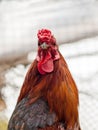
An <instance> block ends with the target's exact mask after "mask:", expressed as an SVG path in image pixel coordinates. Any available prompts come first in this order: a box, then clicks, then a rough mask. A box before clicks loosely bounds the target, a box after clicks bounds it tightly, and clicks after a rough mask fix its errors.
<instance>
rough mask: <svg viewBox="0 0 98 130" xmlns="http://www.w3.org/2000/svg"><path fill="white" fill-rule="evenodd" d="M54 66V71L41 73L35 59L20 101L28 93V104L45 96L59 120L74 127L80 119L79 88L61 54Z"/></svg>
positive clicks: (24, 84) (19, 99)
mask: <svg viewBox="0 0 98 130" xmlns="http://www.w3.org/2000/svg"><path fill="white" fill-rule="evenodd" d="M54 67H55V68H54V71H53V72H51V73H49V74H46V75H41V74H40V73H39V72H38V70H37V61H36V60H35V61H34V63H33V64H31V67H30V69H29V71H28V73H27V75H26V78H25V81H24V83H23V86H22V89H21V92H20V96H19V98H18V102H20V101H21V100H22V99H23V98H24V97H25V96H26V95H27V94H28V95H29V102H28V104H31V103H33V102H34V101H36V100H37V99H38V98H40V97H44V98H45V100H47V101H48V104H49V107H50V110H51V111H54V112H56V114H57V120H58V121H62V122H65V123H66V124H67V127H68V128H70V127H74V125H75V123H76V122H77V121H78V104H79V99H78V90H77V87H76V84H75V82H74V80H73V78H72V76H71V73H70V71H69V69H68V66H67V64H66V62H65V60H64V58H63V57H62V55H61V54H60V59H59V60H57V61H55V62H54Z"/></svg>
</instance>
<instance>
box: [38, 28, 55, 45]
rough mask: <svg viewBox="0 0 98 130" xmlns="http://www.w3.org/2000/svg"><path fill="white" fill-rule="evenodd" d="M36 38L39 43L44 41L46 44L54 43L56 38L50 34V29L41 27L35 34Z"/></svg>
mask: <svg viewBox="0 0 98 130" xmlns="http://www.w3.org/2000/svg"><path fill="white" fill-rule="evenodd" d="M37 37H38V40H39V42H40V43H43V42H46V43H47V44H50V43H55V42H56V40H55V38H54V36H53V35H52V33H51V31H50V30H48V29H42V30H39V31H38V34H37Z"/></svg>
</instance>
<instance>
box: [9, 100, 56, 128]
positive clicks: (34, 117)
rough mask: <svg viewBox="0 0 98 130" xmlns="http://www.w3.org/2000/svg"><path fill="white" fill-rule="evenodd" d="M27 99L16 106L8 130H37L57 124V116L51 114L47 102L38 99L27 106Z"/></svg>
mask: <svg viewBox="0 0 98 130" xmlns="http://www.w3.org/2000/svg"><path fill="white" fill-rule="evenodd" d="M27 101H28V99H27V98H24V99H22V100H21V102H20V103H19V104H18V105H17V106H16V108H15V110H14V112H13V114H12V117H11V119H10V121H9V125H8V130H37V128H44V127H46V126H51V125H53V124H54V123H55V119H56V115H55V114H54V113H50V112H49V107H48V105H47V102H45V101H44V100H42V99H38V100H37V101H36V102H35V103H33V104H31V105H27Z"/></svg>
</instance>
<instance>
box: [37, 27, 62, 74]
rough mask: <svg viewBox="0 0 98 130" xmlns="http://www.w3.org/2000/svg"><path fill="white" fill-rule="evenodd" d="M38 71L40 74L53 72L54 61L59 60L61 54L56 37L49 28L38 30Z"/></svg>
mask: <svg viewBox="0 0 98 130" xmlns="http://www.w3.org/2000/svg"><path fill="white" fill-rule="evenodd" d="M37 37H38V54H37V58H36V59H37V61H38V64H37V66H38V71H39V73H40V74H46V73H51V72H53V70H54V61H55V60H59V58H60V55H59V52H58V46H57V44H56V39H55V37H54V36H53V35H52V33H51V31H50V30H48V29H42V30H39V31H38V34H37Z"/></svg>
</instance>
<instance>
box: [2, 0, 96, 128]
mask: <svg viewBox="0 0 98 130" xmlns="http://www.w3.org/2000/svg"><path fill="white" fill-rule="evenodd" d="M97 12H98V1H97V0H74V1H73V0H0V130H6V128H7V123H8V120H9V118H10V116H11V114H12V112H13V109H14V107H15V104H16V100H17V98H18V95H19V91H20V88H21V85H22V83H23V80H24V77H25V74H26V72H27V70H28V67H29V65H30V63H31V62H32V61H33V60H34V58H35V57H36V51H37V36H36V34H37V31H38V30H39V29H42V28H47V29H50V30H51V31H52V32H53V34H54V36H55V37H56V39H57V43H58V45H59V49H60V51H61V53H62V55H63V56H64V57H65V59H66V61H67V63H68V66H69V69H70V71H71V73H72V75H73V77H74V79H75V81H76V84H77V86H78V89H79V98H80V107H79V114H80V124H81V127H82V130H98V13H97Z"/></svg>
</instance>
